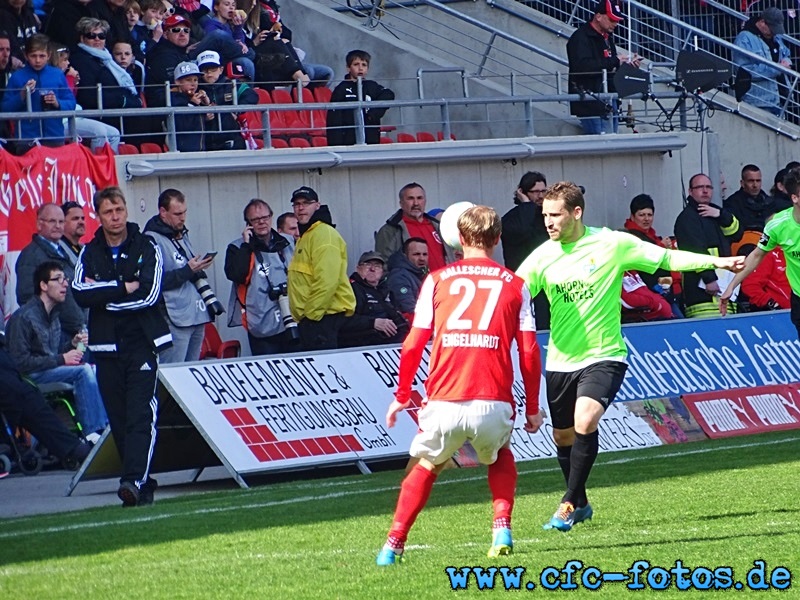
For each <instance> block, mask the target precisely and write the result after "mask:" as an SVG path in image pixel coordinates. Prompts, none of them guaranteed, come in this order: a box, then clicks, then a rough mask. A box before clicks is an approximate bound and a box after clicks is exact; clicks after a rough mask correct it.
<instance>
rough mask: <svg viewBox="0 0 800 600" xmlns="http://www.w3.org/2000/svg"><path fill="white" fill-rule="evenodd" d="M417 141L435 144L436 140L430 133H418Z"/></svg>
mask: <svg viewBox="0 0 800 600" xmlns="http://www.w3.org/2000/svg"><path fill="white" fill-rule="evenodd" d="M417 141H418V142H435V141H436V138H435V137H434V136H433V134H432V133H431V132H430V131H419V132H417Z"/></svg>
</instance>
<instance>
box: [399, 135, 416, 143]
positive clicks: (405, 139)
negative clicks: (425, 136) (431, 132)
mask: <svg viewBox="0 0 800 600" xmlns="http://www.w3.org/2000/svg"><path fill="white" fill-rule="evenodd" d="M397 141H398V142H400V143H401V144H408V143H411V142H416V141H417V138H415V137H414V135H413V134H411V133H403V132H400V133H398V134H397Z"/></svg>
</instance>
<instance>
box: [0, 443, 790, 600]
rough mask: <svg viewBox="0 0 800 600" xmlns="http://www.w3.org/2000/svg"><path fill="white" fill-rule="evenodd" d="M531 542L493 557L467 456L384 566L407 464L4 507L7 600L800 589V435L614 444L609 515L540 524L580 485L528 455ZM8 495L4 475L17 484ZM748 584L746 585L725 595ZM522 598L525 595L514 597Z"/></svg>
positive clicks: (601, 500) (606, 485)
mask: <svg viewBox="0 0 800 600" xmlns="http://www.w3.org/2000/svg"><path fill="white" fill-rule="evenodd" d="M518 468H519V472H520V477H519V484H518V490H517V502H516V506H515V510H514V521H513V530H514V538H515V549H514V554H513V555H512V556H508V557H502V558H499V559H489V558H486V550H487V549H488V546H489V542H490V531H489V527H490V524H491V502H490V496H489V491H488V486H487V484H486V470H485V468H477V469H463V470H462V469H453V470H449V471H446V472H444V473H443V474H442V476H441V477H440V479H439V481H438V482H437V484H436V485H435V486H434V490H433V494H432V495H431V499H430V501H429V503H428V506H427V508H426V509H425V510H424V511H423V512H422V514H421V515H420V518H419V519H418V521H417V524H416V526H415V527H414V529H413V530H412V531H411V535H410V537H409V542H408V544H409V545H408V546H407V550H406V555H407V560H406V562H405V564H403V565H400V566H398V567H393V568H378V567H376V566H375V564H374V560H375V555H376V554H377V552H378V550H379V549H380V547H381V545H382V543H383V541H384V536H385V535H386V531H387V529H388V527H389V525H390V521H391V516H392V512H393V509H394V505H395V501H396V498H397V491H398V485H399V482H400V480H401V478H402V473H401V472H400V471H392V472H384V473H380V474H375V475H370V476H353V477H340V478H334V479H320V480H314V481H302V482H293V483H284V484H275V485H270V486H262V487H259V488H255V489H250V490H241V491H226V492H217V493H208V494H197V495H193V496H188V497H182V498H176V499H171V500H163V501H159V500H158V498H157V499H156V504H155V505H154V506H153V507H149V508H141V509H140V508H136V509H126V510H123V509H121V508H119V507H113V508H103V509H92V510H86V511H82V512H78V513H69V514H57V515H46V516H36V517H30V518H22V519H7V520H0V598H8V599H11V598H25V599H28V598H31V599H37V600H38V599H49V598H53V599H64V598H81V599H91V598H98V599H99V598H103V599H105V598H119V597H131V598H148V599H149V598H254V599H255V598H269V599H272V598H275V599H283V598H287V599H288V598H292V599H294V598H365V599H373V598H375V599H381V598H402V599H409V600H417V599H422V598H454V597H487V595H488V597H495V596H499V597H505V596H508V595H509V594H512V597H518V595H519V594H524V595H526V596H529V597H545V598H547V597H562V598H564V597H566V595H569V597H570V598H572V597H576V596H577V597H586V598H623V597H626V598H627V597H631V598H635V597H640V596H643V595H644V596H657V597H662V598H663V597H674V598H684V597H708V595H709V593H712V594H714V595H716V593H714V592H708V591H706V592H699V591H690V592H688V593H687V592H679V591H677V590H676V589H675V588H674V587H673V588H670V589H668V590H666V591H662V592H654V591H651V590H646V591H643V592H632V591H629V590H627V589H626V588H625V584H622V583H606V584H605V585H604V586H603V587H602V588H601V589H599V590H598V591H594V592H589V591H587V590H585V589H579V590H577V591H573V592H565V591H549V590H546V589H543V588H542V587H541V586H540V585H539V574H540V572H541V571H542V569H545V568H546V567H549V566H555V567H558V568H561V567H564V565H565V564H566V563H567V562H568V561H572V560H578V561H581V562H582V563H583V564H584V565H585V566H595V567H598V568H600V569H605V570H608V571H616V572H622V571H626V570H627V569H628V568H629V567H630V566H631V564H632V563H634V562H635V561H637V560H646V561H648V562H649V563H650V564H651V565H653V566H660V567H663V568H666V569H669V568H671V567H673V566H674V565H675V563H676V561H678V560H679V561H681V562H682V563H683V565H684V566H686V567H687V568H690V569H694V568H697V567H708V568H709V569H712V570H713V569H715V568H717V567H722V566H729V567H731V568H732V570H733V573H734V580H742V581H743V580H744V579H745V574H746V573H747V571H748V569H751V568H752V567H753V563H754V561H759V560H763V561H765V562H766V571H767V573H769V572H770V571H771V570H772V569H773V568H775V567H778V566H783V567H786V568H787V569H789V571H791V576H792V583H793V585H792V588H791V589H790V590H788V591H784V592H779V591H770V592H767V595H769V596H773V595H777V594H782V596H781V597H785V598H789V597H792V596H797V593H798V590H800V581H795V579H797V578H798V577H800V501H799V500H798V497H800V493H799V492H800V477H799V476H800V433H799V432H787V433H779V434H767V435H759V436H751V437H742V438H734V439H727V440H717V441H708V442H701V443H694V444H685V445H680V446H664V447H660V448H651V449H647V450H639V451H635V452H616V453H607V454H601V455H600V457H599V458H598V461H597V464H596V466H595V469H594V471H593V473H592V477H591V479H590V481H589V495H590V499H591V501H592V504H593V506H594V508H595V517H594V519H593V520H592V521H590V522H587V523H584V524H580V525H577V526H576V527H575V528H574V529H573V530H572V531H571V532H568V533H561V532H557V531H544V530H542V528H541V525H542V523H544V522H545V521H546V520H547V519H548V518H549V516H550V515H551V514H552V512H553V511H554V510H555V508H556V506H557V504H558V501H559V499H560V496H561V493H562V491H563V480H562V477H561V474H560V471H559V470H558V467H557V465H556V461H555V460H554V459H550V460H542V461H535V462H527V463H520V464H519V465H518ZM0 502H2V483H1V482H0ZM451 566H452V567H457V568H460V567H465V566H470V567H473V566H481V567H492V566H494V567H501V566H509V567H518V566H522V567H525V569H526V572H525V574H524V575H523V577H522V581H523V584H524V582H526V581H532V582H536V588H535V589H533V590H531V591H526V590H522V591H515V592H512V591H505V590H503V589H500V588H501V587H502V579H501V578H500V576H499V575H498V576H497V577H496V578H495V589H493V590H491V591H489V590H483V591H481V590H479V589H478V587H477V584H476V581H475V579H473V578H470V580H469V588H468V589H467V590H460V591H457V592H454V591H451V590H450V584H449V578H448V576H447V574H446V573H445V569H446V568H447V567H451ZM722 593H723V594H727V595H728V596H730V594H734V595H735V594H736V592H735V591H729V592H722ZM513 594H516V595H517V596H513Z"/></svg>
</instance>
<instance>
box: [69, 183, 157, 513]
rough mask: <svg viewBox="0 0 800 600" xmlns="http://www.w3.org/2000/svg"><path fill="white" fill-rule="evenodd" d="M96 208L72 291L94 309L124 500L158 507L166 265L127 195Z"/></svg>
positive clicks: (115, 193)
mask: <svg viewBox="0 0 800 600" xmlns="http://www.w3.org/2000/svg"><path fill="white" fill-rule="evenodd" d="M94 209H95V212H96V213H97V216H98V218H99V219H100V225H101V227H100V229H98V230H97V233H96V234H95V236H94V239H93V240H92V241H91V242H89V243H88V244H87V245H86V247H85V248H84V249H83V251H82V252H81V255H80V260H79V261H78V264H77V266H76V268H75V280H74V281H73V283H72V289H73V291H74V293H75V299H76V300H77V301H78V304H80V305H81V306H84V307H87V308H88V309H89V348H90V349H91V350H92V352H93V355H94V358H95V362H96V364H97V383H98V385H99V386H100V393H101V395H102V396H103V402H104V404H105V405H106V412H107V413H108V421H109V423H110V424H111V433H112V434H113V435H114V441H115V442H116V444H117V448H118V449H119V452H120V456H121V457H122V477H121V479H120V486H119V490H118V491H117V495H118V496H119V498H120V499H121V500H122V505H123V506H136V505H146V504H152V502H153V491H154V490H155V488H156V482H155V480H154V479H151V478H150V476H149V473H150V461H151V460H152V458H153V450H154V448H155V442H156V417H157V413H158V401H157V399H156V397H155V389H156V370H157V368H158V362H157V353H158V352H160V351H161V350H163V349H165V348H168V347H170V346H171V345H172V336H171V335H170V332H169V327H168V326H167V323H166V321H165V320H164V317H163V316H162V314H161V312H160V310H159V308H158V305H159V302H160V301H161V277H162V273H163V262H162V257H161V252H160V250H159V249H158V247H157V246H156V245H155V243H154V242H153V240H152V239H151V238H150V237H148V236H146V235H143V234H142V233H140V232H139V227H138V226H137V225H136V224H134V223H128V210H127V207H126V205H125V196H124V195H123V194H122V190H120V189H119V188H117V187H108V188H105V189H103V190H100V191H98V192H97V193H96V194H95V196H94Z"/></svg>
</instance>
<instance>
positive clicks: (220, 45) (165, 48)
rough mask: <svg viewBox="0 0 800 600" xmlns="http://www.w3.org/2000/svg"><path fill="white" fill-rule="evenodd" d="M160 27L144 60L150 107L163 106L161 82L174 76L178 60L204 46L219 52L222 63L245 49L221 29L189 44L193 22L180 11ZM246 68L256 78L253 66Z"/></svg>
mask: <svg viewBox="0 0 800 600" xmlns="http://www.w3.org/2000/svg"><path fill="white" fill-rule="evenodd" d="M162 27H163V28H164V35H163V36H162V37H161V39H160V40H159V41H158V43H157V44H156V45H155V46H153V47H152V48H151V49H150V50H149V51H148V52H147V56H146V61H145V64H146V74H145V81H147V86H146V89H145V92H144V94H145V98H146V99H147V105H148V106H151V107H152V106H166V95H165V93H164V83H165V82H167V81H172V80H173V74H174V71H175V67H177V66H178V65H179V64H180V63H182V62H185V61H191V60H193V59H194V58H196V57H197V56H199V55H200V54H201V53H203V52H205V51H207V50H213V51H214V52H216V53H218V54H219V55H220V57H221V58H222V60H223V62H224V63H225V64H227V63H229V62H231V61H235V60H236V59H239V58H241V57H242V56H244V54H245V53H246V50H245V49H243V48H242V47H241V46H240V45H239V43H238V42H236V41H235V40H234V39H233V38H232V37H230V36H227V37H226V35H225V33H224V32H222V31H213V32H211V33H208V34H206V35H205V36H204V37H203V39H202V40H200V41H199V42H197V43H195V44H191V45H190V37H191V33H192V22H191V21H190V20H189V18H188V17H186V16H184V15H182V14H179V13H175V14H173V15H170V16H169V17H167V19H166V20H165V21H164V23H163V24H162ZM251 66H252V63H251ZM245 71H246V74H247V76H248V78H249V79H250V80H251V81H252V80H253V79H255V76H254V72H253V71H252V68H250V69H247V68H246V70H245ZM157 84H161V85H157Z"/></svg>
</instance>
